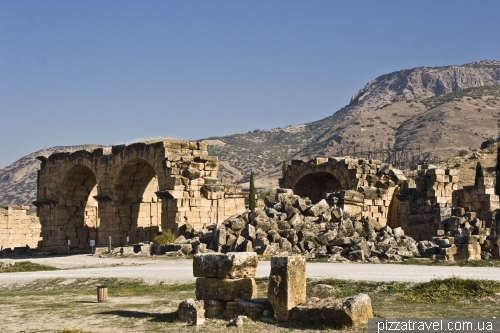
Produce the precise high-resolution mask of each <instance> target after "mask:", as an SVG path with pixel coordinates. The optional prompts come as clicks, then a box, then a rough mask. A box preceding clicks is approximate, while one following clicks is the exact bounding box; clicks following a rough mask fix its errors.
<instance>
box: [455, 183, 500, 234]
mask: <svg viewBox="0 0 500 333" xmlns="http://www.w3.org/2000/svg"><path fill="white" fill-rule="evenodd" d="M453 199H454V200H453V205H454V207H463V208H465V210H466V211H470V212H475V213H476V217H477V218H478V219H480V220H482V221H483V222H484V223H485V227H486V228H491V229H494V228H495V227H496V226H495V215H496V212H495V210H497V209H500V201H499V196H498V195H495V182H494V179H493V178H487V177H485V178H479V180H478V184H477V185H472V186H464V187H463V188H462V189H460V190H458V191H456V192H455V194H454V198H453Z"/></svg>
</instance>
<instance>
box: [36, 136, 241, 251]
mask: <svg viewBox="0 0 500 333" xmlns="http://www.w3.org/2000/svg"><path fill="white" fill-rule="evenodd" d="M39 159H40V160H41V161H42V165H41V169H40V171H39V177H38V198H37V201H35V202H34V204H35V205H36V206H37V207H38V216H39V217H40V222H41V224H42V236H43V240H42V247H44V248H47V249H54V250H57V249H63V248H64V247H65V246H67V244H68V242H70V247H73V248H78V249H87V248H89V243H90V240H96V244H97V245H105V244H109V239H110V238H109V237H111V242H112V245H114V246H121V245H126V244H127V243H131V244H132V243H138V242H144V241H152V240H153V239H154V237H155V236H156V235H157V234H158V233H159V232H162V231H164V230H170V231H172V232H174V233H177V232H179V229H180V228H181V227H182V226H184V225H189V227H194V228H203V227H205V226H207V225H210V224H215V223H217V222H220V221H223V220H224V219H225V218H226V217H228V216H230V215H233V214H236V213H241V212H243V211H244V210H245V202H244V198H245V196H246V195H245V194H243V193H241V191H240V188H239V187H236V186H234V185H228V184H222V183H220V182H219V180H218V179H217V171H218V167H219V163H218V159H217V157H213V156H208V152H207V150H206V144H205V143H204V142H185V141H160V142H155V143H151V144H146V143H137V144H132V145H120V146H113V147H111V148H110V149H102V148H100V149H96V150H94V151H92V152H89V151H77V152H74V153H59V154H53V155H51V156H48V157H47V156H41V157H39Z"/></svg>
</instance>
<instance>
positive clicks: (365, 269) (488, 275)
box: [0, 255, 500, 286]
mask: <svg viewBox="0 0 500 333" xmlns="http://www.w3.org/2000/svg"><path fill="white" fill-rule="evenodd" d="M16 260H29V261H32V262H34V263H38V264H45V265H51V266H56V267H58V268H61V270H57V271H43V272H23V273H2V274H0V286H2V285H3V286H5V285H9V284H13V283H29V282H32V281H34V280H36V279H50V278H68V279H73V278H99V277H103V278H104V277H106V278H110V277H116V278H136V279H143V280H144V281H145V282H146V283H149V284H154V283H159V282H163V283H169V284H171V283H183V282H194V280H195V279H194V278H193V271H192V261H191V260H188V259H169V260H168V259H155V258H154V257H150V258H141V257H134V258H98V257H93V256H89V255H72V256H61V257H45V258H24V259H16ZM16 260H14V261H16ZM269 271H270V262H269V261H261V262H259V266H258V269H257V277H261V278H265V277H267V276H268V275H269ZM454 276H455V277H461V278H471V279H487V280H497V281H500V268H496V267H458V266H452V267H450V266H447V267H444V266H412V265H398V264H356V263H345V264H341V263H308V264H307V277H308V278H313V279H324V278H336V279H346V280H356V281H362V280H366V281H402V282H424V281H430V280H432V279H438V278H439V279H444V278H450V277H454Z"/></svg>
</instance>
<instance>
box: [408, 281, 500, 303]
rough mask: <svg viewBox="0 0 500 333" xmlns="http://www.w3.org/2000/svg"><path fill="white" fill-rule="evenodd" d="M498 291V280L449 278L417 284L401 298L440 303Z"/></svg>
mask: <svg viewBox="0 0 500 333" xmlns="http://www.w3.org/2000/svg"><path fill="white" fill-rule="evenodd" d="M498 292H500V282H498V281H490V280H471V279H459V278H450V279H445V280H432V281H430V282H425V283H420V284H417V285H415V286H413V287H412V288H410V289H409V290H407V291H405V292H403V294H402V295H401V298H402V299H404V300H406V301H411V302H421V303H440V302H450V301H455V302H456V301H462V300H465V299H471V298H478V297H484V296H487V295H492V294H495V293H498Z"/></svg>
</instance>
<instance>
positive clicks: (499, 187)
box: [495, 144, 500, 195]
mask: <svg viewBox="0 0 500 333" xmlns="http://www.w3.org/2000/svg"><path fill="white" fill-rule="evenodd" d="M495 194H496V195H500V145H498V144H497V165H496V166H495Z"/></svg>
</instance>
